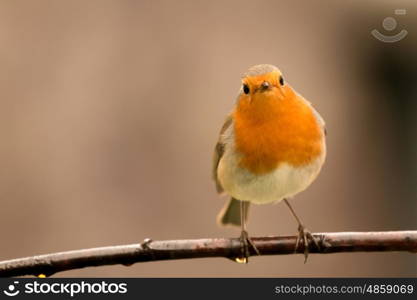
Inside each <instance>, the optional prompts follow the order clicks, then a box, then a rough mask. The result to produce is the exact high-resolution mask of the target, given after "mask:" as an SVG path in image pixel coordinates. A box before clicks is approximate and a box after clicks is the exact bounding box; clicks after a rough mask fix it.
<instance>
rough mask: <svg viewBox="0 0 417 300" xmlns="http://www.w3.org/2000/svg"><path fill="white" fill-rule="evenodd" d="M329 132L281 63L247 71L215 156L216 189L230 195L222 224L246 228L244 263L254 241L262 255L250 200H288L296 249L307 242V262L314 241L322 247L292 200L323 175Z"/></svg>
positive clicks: (262, 201) (263, 202)
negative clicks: (252, 228)
mask: <svg viewBox="0 0 417 300" xmlns="http://www.w3.org/2000/svg"><path fill="white" fill-rule="evenodd" d="M325 135H326V130H325V124H324V121H323V119H322V118H321V116H320V115H319V114H318V112H317V111H316V110H315V109H314V108H313V107H312V105H311V104H310V102H308V101H307V100H305V99H304V98H303V97H302V96H301V95H300V94H298V93H297V92H295V91H294V90H293V89H292V87H291V86H290V85H289V84H288V83H286V82H285V80H284V78H283V76H282V73H281V71H280V70H279V69H278V68H277V67H275V66H272V65H268V64H264V65H256V66H254V67H251V68H250V69H249V70H248V71H247V72H246V73H244V75H243V77H242V86H241V88H240V91H239V95H238V97H237V102H236V105H235V108H234V110H233V111H232V113H231V114H230V115H229V116H228V117H227V118H226V120H225V122H224V125H223V127H222V129H221V131H220V136H219V139H218V142H217V144H216V147H215V151H214V158H213V177H214V180H215V182H216V187H217V191H218V192H219V193H226V194H228V195H229V196H230V200H229V201H228V202H227V203H226V205H225V206H224V208H223V209H222V210H221V211H220V214H219V216H218V222H219V223H220V224H221V225H236V226H241V230H242V231H241V236H240V239H241V242H242V258H243V262H245V263H247V262H248V257H249V245H250V246H251V247H252V248H253V249H254V250H255V252H256V253H257V254H259V251H258V249H257V248H256V247H255V245H254V244H253V242H252V241H251V239H250V238H249V235H248V232H247V230H246V223H247V218H248V209H249V205H250V203H253V204H267V203H277V202H280V201H284V202H285V204H286V205H287V206H288V207H289V209H290V211H291V213H292V215H293V216H294V217H295V219H296V221H297V223H298V238H297V241H296V246H295V251H296V250H297V249H298V246H299V243H300V241H302V243H303V244H304V256H305V261H307V257H308V248H309V243H310V240H311V241H313V243H314V244H315V245H316V246H317V247H318V246H319V245H318V243H317V241H315V239H314V238H313V236H312V235H311V233H310V232H309V231H308V230H307V229H306V227H305V226H304V225H303V223H302V222H301V220H300V218H298V216H297V215H296V213H295V211H294V209H293V208H292V207H291V205H290V203H289V201H288V200H289V199H290V198H292V197H293V196H295V195H296V194H298V193H300V192H301V191H303V190H305V189H306V188H307V187H308V186H309V185H310V184H311V183H312V182H313V181H314V179H315V178H316V177H317V175H318V174H319V172H320V169H321V167H322V165H323V163H324V160H325V156H326V144H325Z"/></svg>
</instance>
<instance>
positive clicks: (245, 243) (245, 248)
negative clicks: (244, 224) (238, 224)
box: [240, 230, 261, 263]
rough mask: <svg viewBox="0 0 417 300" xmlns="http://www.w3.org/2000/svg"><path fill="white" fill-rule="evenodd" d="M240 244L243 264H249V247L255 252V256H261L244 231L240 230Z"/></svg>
mask: <svg viewBox="0 0 417 300" xmlns="http://www.w3.org/2000/svg"><path fill="white" fill-rule="evenodd" d="M240 242H241V245H242V248H241V249H242V258H243V259H244V262H245V263H248V262H249V256H250V252H249V245H250V246H251V247H252V249H253V250H254V251H255V252H256V254H257V255H261V254H260V252H259V250H258V248H257V247H256V246H255V244H254V242H253V241H252V240H251V239H250V237H249V234H248V232H247V231H246V230H242V233H241V234H240Z"/></svg>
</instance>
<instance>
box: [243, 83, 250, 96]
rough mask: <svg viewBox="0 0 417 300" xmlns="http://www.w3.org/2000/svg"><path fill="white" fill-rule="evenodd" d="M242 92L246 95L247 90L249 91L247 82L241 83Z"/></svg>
mask: <svg viewBox="0 0 417 300" xmlns="http://www.w3.org/2000/svg"><path fill="white" fill-rule="evenodd" d="M243 92H244V93H245V94H246V95H247V94H249V92H250V90H249V87H248V85H247V84H244V85H243Z"/></svg>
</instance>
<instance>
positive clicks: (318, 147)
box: [234, 86, 324, 174]
mask: <svg viewBox="0 0 417 300" xmlns="http://www.w3.org/2000/svg"><path fill="white" fill-rule="evenodd" d="M234 124H235V143H236V150H237V151H238V152H240V153H241V154H242V158H241V161H240V166H241V167H243V168H246V169H248V170H249V171H251V172H252V173H255V174H265V173H268V172H271V171H272V170H274V169H275V168H277V167H278V166H279V164H281V163H284V162H286V163H288V164H290V165H293V166H303V165H307V164H309V163H310V162H312V161H313V160H314V159H315V158H317V157H318V156H319V155H320V154H321V153H322V151H323V149H322V139H323V138H324V137H323V133H322V130H321V128H320V125H319V124H318V122H317V120H316V117H315V116H314V113H313V111H312V109H311V108H310V107H309V106H308V105H306V104H305V103H304V102H303V101H302V99H300V98H299V96H298V95H297V94H295V93H294V92H293V91H292V89H291V88H290V87H289V86H288V87H287V89H286V90H285V98H283V99H276V98H274V97H273V96H269V97H264V98H262V99H253V100H252V101H242V100H241V101H239V103H238V105H237V108H236V110H235V112H234Z"/></svg>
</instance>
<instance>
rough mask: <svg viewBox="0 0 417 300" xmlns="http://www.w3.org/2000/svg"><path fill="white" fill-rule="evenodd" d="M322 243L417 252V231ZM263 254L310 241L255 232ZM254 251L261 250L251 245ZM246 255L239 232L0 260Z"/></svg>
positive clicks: (36, 265) (21, 268)
mask: <svg viewBox="0 0 417 300" xmlns="http://www.w3.org/2000/svg"><path fill="white" fill-rule="evenodd" d="M313 236H314V237H315V238H316V239H317V240H318V241H319V245H320V249H317V248H316V247H315V246H314V245H313V244H312V245H311V246H310V250H309V252H310V253H320V254H328V253H340V252H363V251H376V252H380V251H408V252H413V253H417V231H385V232H334V233H315V234H313ZM251 239H252V241H253V242H254V244H255V246H256V247H257V248H258V250H259V252H260V253H261V255H282V254H294V253H303V252H304V246H303V245H302V244H301V245H299V247H298V249H297V251H294V248H295V243H296V239H297V237H296V236H274V237H253V238H251ZM250 255H251V256H253V255H256V253H255V252H254V251H253V249H251V251H250ZM240 256H241V243H240V240H239V239H238V238H214V239H196V240H168V241H151V240H145V241H144V242H143V243H140V244H132V245H123V246H109V247H101V248H91V249H83V250H75V251H66V252H59V253H52V254H45V255H39V256H33V257H26V258H18V259H12V260H7V261H2V262H0V276H1V277H8V276H23V275H35V276H38V275H40V274H44V275H46V276H51V275H53V274H55V273H57V272H62V271H67V270H73V269H80V268H85V267H92V266H104V265H115V264H123V265H126V266H129V265H131V264H134V263H138V262H147V261H158V260H173V259H186V258H203V257H225V258H229V259H232V260H236V258H238V257H240Z"/></svg>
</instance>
